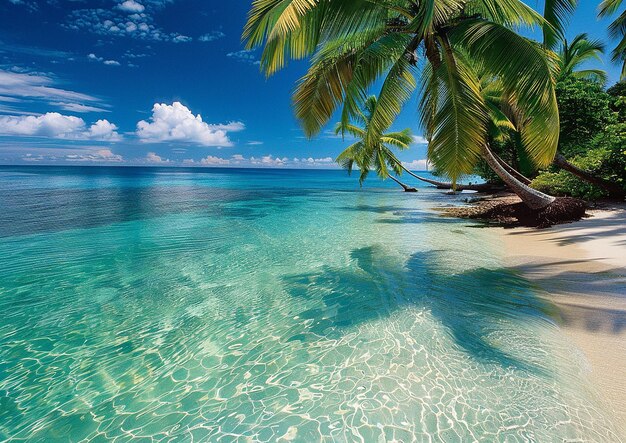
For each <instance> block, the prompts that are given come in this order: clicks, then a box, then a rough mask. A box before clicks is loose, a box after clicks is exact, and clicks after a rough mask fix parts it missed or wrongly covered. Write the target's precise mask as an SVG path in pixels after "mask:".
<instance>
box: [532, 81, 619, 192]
mask: <svg viewBox="0 0 626 443" xmlns="http://www.w3.org/2000/svg"><path fill="white" fill-rule="evenodd" d="M625 93H626V85H625V84H624V83H618V84H617V85H615V86H613V87H611V88H609V89H608V90H607V92H604V91H603V90H602V88H601V87H600V86H599V85H598V84H597V83H593V82H589V81H584V80H572V81H567V82H563V83H560V84H558V85H557V100H558V101H559V112H560V114H561V122H562V126H561V141H560V143H559V150H560V151H561V152H562V153H563V154H564V155H565V156H566V157H567V158H568V160H569V161H570V163H572V164H573V165H574V166H576V167H578V168H580V169H582V170H584V171H587V172H589V173H590V174H592V175H594V176H596V177H599V178H602V179H605V180H608V181H610V182H612V183H617V184H619V185H620V186H621V187H622V188H624V189H626V95H624V94H625ZM532 184H533V187H535V188H537V189H539V190H541V191H544V192H549V193H552V194H555V195H570V196H573V197H580V198H585V199H590V200H594V199H598V198H603V197H606V196H607V192H606V191H605V190H603V189H602V188H600V187H598V186H595V185H592V184H590V183H588V182H586V181H583V180H581V179H580V178H577V177H575V176H574V175H573V174H571V173H569V172H567V171H564V170H559V169H557V168H556V167H553V168H551V169H549V170H547V171H542V172H541V173H540V174H539V175H538V176H537V177H536V178H535V179H534V180H533V183H532Z"/></svg>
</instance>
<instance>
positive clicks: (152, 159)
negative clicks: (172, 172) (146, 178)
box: [146, 152, 170, 163]
mask: <svg viewBox="0 0 626 443" xmlns="http://www.w3.org/2000/svg"><path fill="white" fill-rule="evenodd" d="M146 161H147V162H148V163H169V162H170V161H169V160H168V159H166V158H163V157H161V156H160V155H157V154H156V153H154V152H148V154H147V155H146Z"/></svg>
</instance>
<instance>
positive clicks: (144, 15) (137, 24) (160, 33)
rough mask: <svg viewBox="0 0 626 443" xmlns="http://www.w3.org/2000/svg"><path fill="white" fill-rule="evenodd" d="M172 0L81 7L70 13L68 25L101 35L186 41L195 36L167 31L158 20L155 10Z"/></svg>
mask: <svg viewBox="0 0 626 443" xmlns="http://www.w3.org/2000/svg"><path fill="white" fill-rule="evenodd" d="M167 3H169V2H168V1H161V2H159V1H143V2H142V3H139V2H137V1H134V0H127V1H124V2H122V3H118V5H117V6H115V7H114V8H113V9H79V10H75V11H73V12H72V13H70V15H69V18H68V20H69V21H68V22H67V23H66V24H65V25H64V27H65V28H67V29H71V30H74V31H88V32H93V33H95V34H99V35H106V36H117V37H132V38H136V39H140V40H153V41H166V42H174V43H182V42H188V41H191V40H192V39H191V37H188V36H186V35H183V34H180V33H177V32H165V31H164V30H162V29H161V28H159V27H157V26H156V25H155V24H154V18H153V16H152V12H154V9H157V8H160V7H163V6H164V5H165V4H167Z"/></svg>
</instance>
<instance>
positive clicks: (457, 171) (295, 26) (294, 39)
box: [243, 0, 559, 210]
mask: <svg viewBox="0 0 626 443" xmlns="http://www.w3.org/2000/svg"><path fill="white" fill-rule="evenodd" d="M544 23H545V21H544V20H543V18H542V17H541V15H539V14H538V13H537V12H535V11H534V10H533V9H532V8H530V7H528V6H527V5H525V4H524V3H523V2H521V1H520V0H505V1H502V0H498V1H497V0H430V1H420V2H416V1H413V0H255V1H254V2H253V4H252V9H251V11H250V13H249V17H248V22H247V24H246V27H245V29H244V34H243V38H244V39H245V40H246V41H247V47H248V48H254V47H257V46H261V45H263V46H264V49H263V54H262V56H261V69H262V70H264V71H265V73H266V74H267V75H271V74H273V73H274V72H276V71H277V70H279V69H281V68H282V67H284V65H285V63H286V60H287V59H289V58H292V59H300V58H304V57H307V56H310V55H313V57H312V60H311V66H310V68H309V70H308V72H307V74H306V75H305V76H304V77H303V78H302V79H301V80H300V82H299V84H298V86H297V88H296V91H295V93H294V102H295V109H296V115H297V117H298V118H299V119H300V121H301V122H302V125H303V128H304V130H305V133H306V134H307V135H308V136H312V135H314V134H316V133H318V132H319V131H320V130H321V128H322V127H323V126H324V125H325V124H326V123H327V122H328V121H329V119H330V118H331V117H332V115H333V114H334V112H335V111H336V110H337V109H338V108H339V107H340V106H341V107H342V110H341V121H342V122H344V123H348V122H349V121H350V120H351V119H353V118H354V117H355V116H356V115H357V114H358V112H359V107H360V105H361V104H362V103H363V102H364V101H365V99H366V97H367V91H368V89H369V88H370V87H372V85H374V84H379V83H377V82H380V84H381V85H382V86H381V88H380V92H379V94H378V101H377V104H376V107H375V109H374V110H373V112H372V115H371V119H370V123H369V124H368V125H367V130H366V133H365V136H364V140H365V142H366V144H372V143H373V142H374V141H376V140H378V139H380V137H381V134H382V133H383V131H384V130H386V128H388V127H389V126H390V125H391V123H392V122H393V120H394V119H395V118H396V117H397V115H398V114H399V113H400V110H401V109H402V107H403V105H404V104H405V103H406V101H407V100H408V99H409V98H410V97H411V96H412V95H413V93H414V92H415V90H416V89H417V84H418V82H419V84H420V87H419V91H420V93H419V108H420V111H421V112H420V114H421V123H422V125H423V126H424V128H425V131H426V136H427V138H428V139H429V141H430V143H429V150H428V156H429V160H430V161H431V163H433V165H434V166H435V168H436V169H437V170H439V171H441V172H443V173H445V174H446V175H447V176H449V177H450V178H451V179H452V182H453V183H456V181H457V179H458V178H459V177H460V176H462V175H464V174H471V173H472V170H473V168H474V166H475V165H476V163H477V162H478V161H479V160H480V159H481V158H483V159H485V161H486V162H487V163H488V164H489V165H490V166H491V168H492V169H494V171H495V172H496V173H497V174H498V175H499V176H500V178H501V179H502V180H503V181H504V182H505V183H506V184H508V185H509V187H510V188H511V189H512V190H513V191H514V192H515V193H516V194H517V195H518V196H520V198H521V199H522V200H523V201H524V202H525V203H526V204H527V205H528V206H529V207H530V208H532V209H537V210H538V209H543V208H545V207H547V206H548V205H550V204H551V203H552V202H553V201H554V200H555V199H554V197H551V196H549V195H546V194H543V193H541V192H538V191H536V190H534V189H532V188H530V187H528V186H527V185H525V184H524V183H522V182H520V181H519V180H517V179H516V178H515V177H514V176H513V175H511V174H510V173H509V172H508V171H507V170H506V169H505V168H504V167H503V166H502V165H501V164H500V163H499V162H498V161H497V159H496V158H495V157H494V156H493V154H492V152H491V149H490V146H489V143H488V133H487V122H488V120H489V109H488V108H487V105H486V103H485V101H484V99H483V97H482V96H481V94H480V92H479V80H478V76H477V73H476V69H475V68H474V67H475V66H480V67H481V69H482V70H483V71H484V72H486V73H488V74H489V75H490V76H491V77H493V78H497V79H498V81H499V82H501V85H502V90H503V93H504V94H503V96H504V97H510V98H514V100H515V103H516V107H517V109H518V113H519V115H520V125H519V129H520V133H521V138H522V140H523V146H524V147H525V149H526V150H527V152H528V155H529V157H530V158H531V159H532V160H533V161H534V162H535V163H536V164H537V165H538V166H547V165H548V164H550V163H551V162H552V159H553V157H554V154H555V152H556V147H557V143H558V133H559V130H558V128H559V119H558V111H557V104H556V97H555V92H554V84H553V79H552V77H551V65H550V62H549V61H548V60H547V57H546V53H545V51H544V49H543V48H542V47H541V46H540V45H538V44H536V43H535V42H533V41H531V40H529V39H527V38H525V37H522V36H520V35H519V34H517V33H516V32H515V31H513V28H515V27H518V26H521V25H533V24H539V25H543V24H544ZM416 76H417V77H418V81H416Z"/></svg>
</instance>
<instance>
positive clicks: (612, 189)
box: [553, 153, 626, 199]
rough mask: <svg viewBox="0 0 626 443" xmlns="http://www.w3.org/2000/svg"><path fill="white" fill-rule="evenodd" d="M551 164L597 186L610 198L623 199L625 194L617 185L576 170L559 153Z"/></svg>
mask: <svg viewBox="0 0 626 443" xmlns="http://www.w3.org/2000/svg"><path fill="white" fill-rule="evenodd" d="M553 163H554V164H555V165H556V166H558V167H559V168H561V169H565V170H566V171H568V172H570V173H572V174H574V175H575V176H576V177H578V178H580V179H582V180H584V181H586V182H589V183H591V184H593V185H597V186H599V187H601V188H602V189H604V190H605V191H607V192H608V193H609V196H610V197H614V198H619V199H624V197H625V194H626V192H624V190H623V189H622V188H621V187H620V186H619V185H617V184H615V183H612V182H610V181H608V180H605V179H603V178H601V177H597V176H595V175H593V174H590V173H589V172H587V171H584V170H582V169H579V168H577V167H576V166H574V165H573V164H571V163H570V162H568V161H567V159H566V158H565V157H564V156H563V154H561V153H557V154H556V157H554V161H553Z"/></svg>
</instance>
